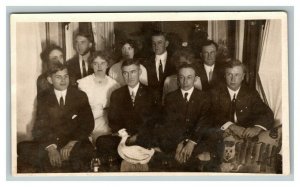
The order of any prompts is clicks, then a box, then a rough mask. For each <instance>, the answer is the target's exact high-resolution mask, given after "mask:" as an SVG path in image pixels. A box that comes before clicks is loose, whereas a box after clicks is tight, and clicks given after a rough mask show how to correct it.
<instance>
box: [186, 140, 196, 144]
mask: <svg viewBox="0 0 300 187" xmlns="http://www.w3.org/2000/svg"><path fill="white" fill-rule="evenodd" d="M185 141H186V142H188V141H190V142H191V143H192V144H194V145H197V143H196V142H194V141H193V140H190V139H186V140H185Z"/></svg>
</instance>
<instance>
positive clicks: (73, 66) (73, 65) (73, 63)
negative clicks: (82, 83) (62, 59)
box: [67, 55, 93, 86]
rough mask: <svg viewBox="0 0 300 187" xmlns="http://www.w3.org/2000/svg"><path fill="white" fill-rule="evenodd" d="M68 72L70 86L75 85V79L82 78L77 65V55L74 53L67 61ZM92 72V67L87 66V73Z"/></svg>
mask: <svg viewBox="0 0 300 187" xmlns="http://www.w3.org/2000/svg"><path fill="white" fill-rule="evenodd" d="M67 66H68V73H69V77H70V84H71V85H72V86H75V85H77V80H78V79H81V78H83V77H82V76H81V71H80V66H79V56H78V55H75V56H74V57H72V58H71V59H70V60H68V61H67ZM92 73H93V69H92V68H90V67H89V66H88V69H87V75H90V74H92Z"/></svg>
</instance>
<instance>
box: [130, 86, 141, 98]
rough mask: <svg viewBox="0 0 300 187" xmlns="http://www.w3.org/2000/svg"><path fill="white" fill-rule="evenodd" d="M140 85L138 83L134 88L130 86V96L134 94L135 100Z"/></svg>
mask: <svg viewBox="0 0 300 187" xmlns="http://www.w3.org/2000/svg"><path fill="white" fill-rule="evenodd" d="M139 86H140V83H138V84H137V85H136V86H135V87H134V88H131V87H130V86H128V89H129V95H130V96H132V94H133V95H134V99H135V98H136V93H137V91H138V89H139Z"/></svg>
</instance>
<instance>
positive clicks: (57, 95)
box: [54, 89, 67, 105]
mask: <svg viewBox="0 0 300 187" xmlns="http://www.w3.org/2000/svg"><path fill="white" fill-rule="evenodd" d="M54 93H55V96H56V99H57V102H58V104H60V103H59V101H60V98H61V97H63V99H64V105H65V104H66V95H67V89H65V90H63V91H59V90H56V89H54Z"/></svg>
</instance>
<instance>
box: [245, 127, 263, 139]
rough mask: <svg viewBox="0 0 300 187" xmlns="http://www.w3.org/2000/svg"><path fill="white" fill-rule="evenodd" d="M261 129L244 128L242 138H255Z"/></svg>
mask: <svg viewBox="0 0 300 187" xmlns="http://www.w3.org/2000/svg"><path fill="white" fill-rule="evenodd" d="M262 130H263V129H262V128H260V127H255V126H254V127H249V128H246V129H245V131H244V133H243V135H242V137H244V138H252V137H254V136H257V135H259V133H260V132H261V131H262Z"/></svg>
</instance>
